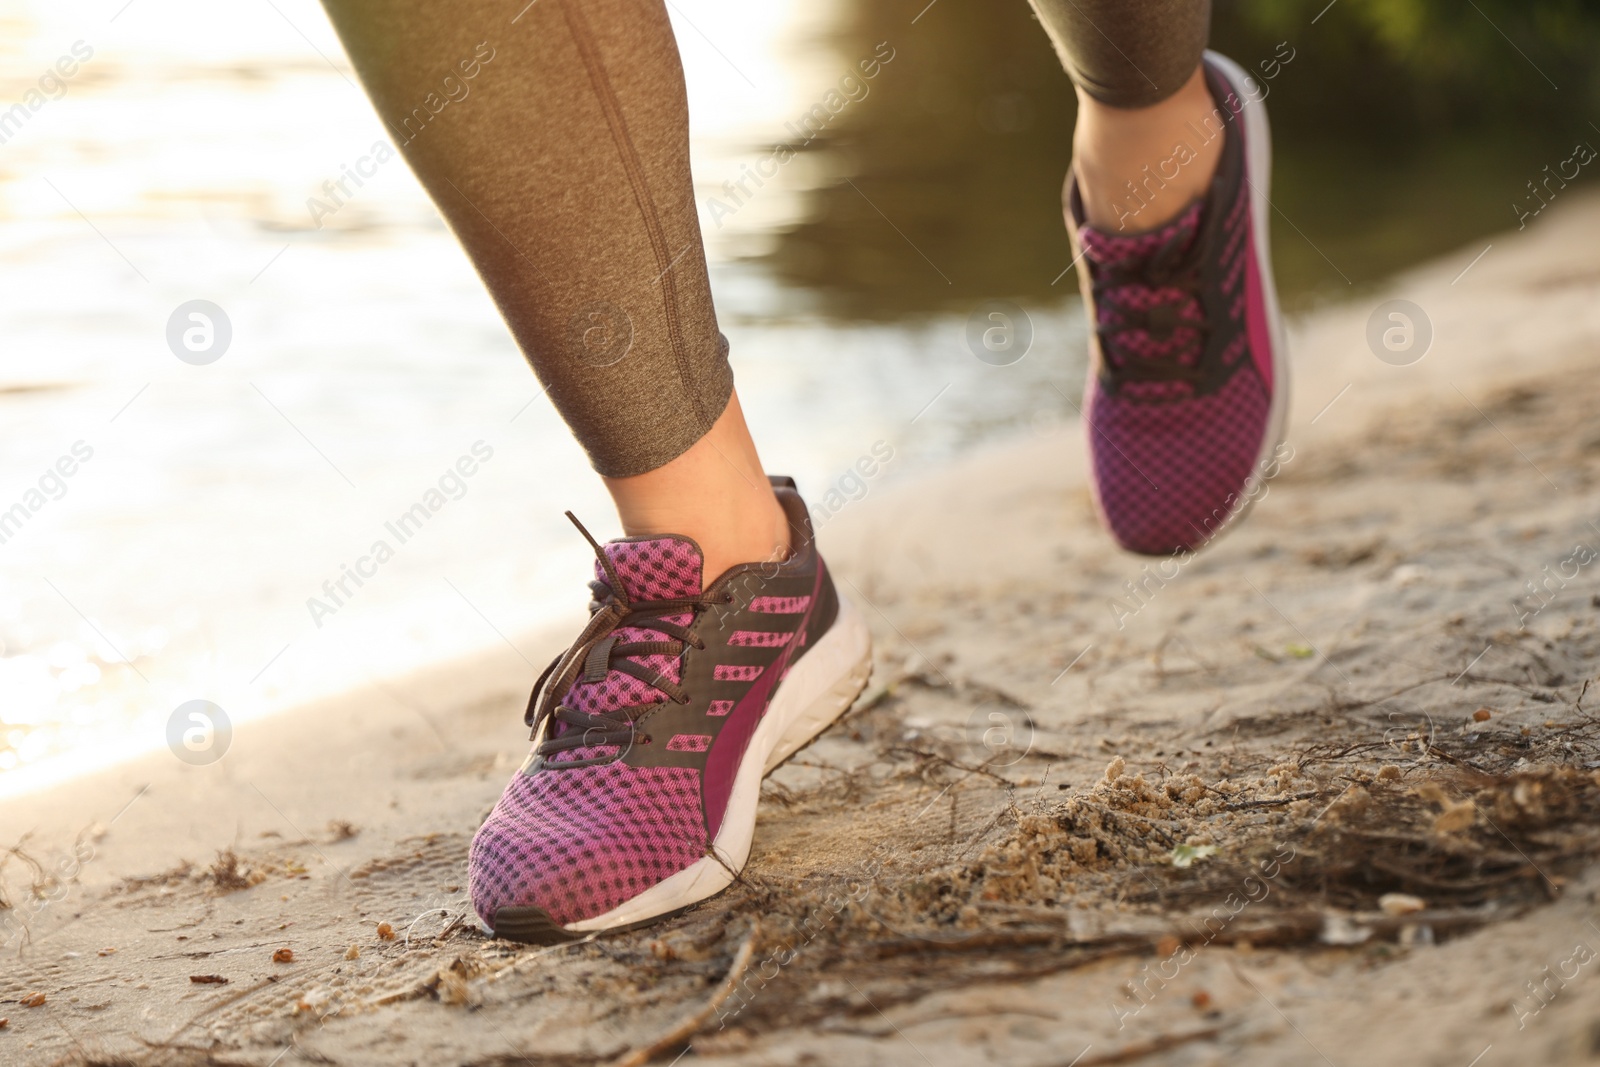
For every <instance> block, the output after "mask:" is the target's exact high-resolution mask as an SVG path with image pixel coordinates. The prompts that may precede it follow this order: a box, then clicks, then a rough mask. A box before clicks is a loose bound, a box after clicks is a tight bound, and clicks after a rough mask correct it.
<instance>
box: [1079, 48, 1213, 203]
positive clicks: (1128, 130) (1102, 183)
mask: <svg viewBox="0 0 1600 1067" xmlns="http://www.w3.org/2000/svg"><path fill="white" fill-rule="evenodd" d="M1223 116H1224V112H1223V111H1222V110H1221V109H1219V108H1218V107H1217V104H1216V102H1215V101H1214V100H1213V99H1212V97H1211V91H1210V89H1209V88H1208V87H1207V85H1206V81H1205V71H1204V68H1202V67H1197V68H1195V72H1194V74H1193V76H1191V77H1190V79H1189V81H1188V82H1186V83H1185V84H1184V87H1183V88H1182V89H1180V90H1179V91H1178V92H1177V93H1176V94H1174V95H1173V96H1171V97H1168V98H1167V99H1166V100H1163V101H1162V102H1160V103H1159V104H1156V105H1154V106H1153V107H1148V108H1137V109H1123V108H1113V107H1109V106H1107V105H1105V104H1101V103H1099V102H1098V101H1096V100H1094V99H1093V98H1091V97H1089V96H1088V95H1087V94H1085V93H1082V92H1080V93H1079V94H1078V124H1077V129H1076V130H1075V132H1074V136H1073V170H1074V172H1075V173H1076V175H1077V179H1078V188H1079V191H1080V194H1081V195H1082V197H1083V206H1084V212H1085V214H1086V215H1087V217H1088V222H1089V224H1090V225H1092V226H1094V227H1096V228H1097V229H1101V230H1106V231H1110V232H1139V231H1143V230H1152V229H1155V228H1156V227H1158V226H1161V225H1163V224H1165V223H1167V222H1170V221H1171V220H1172V219H1174V218H1176V217H1177V216H1178V215H1179V214H1181V213H1182V211H1183V210H1184V208H1186V207H1187V206H1188V205H1189V204H1190V203H1191V202H1192V201H1193V200H1194V199H1195V198H1196V197H1197V196H1202V195H1204V194H1205V192H1206V191H1207V189H1208V188H1209V187H1210V184H1211V178H1212V175H1213V174H1215V173H1216V169H1217V162H1218V161H1219V160H1220V159H1221V158H1222V144H1223V137H1224V136H1225V133H1224V120H1223Z"/></svg>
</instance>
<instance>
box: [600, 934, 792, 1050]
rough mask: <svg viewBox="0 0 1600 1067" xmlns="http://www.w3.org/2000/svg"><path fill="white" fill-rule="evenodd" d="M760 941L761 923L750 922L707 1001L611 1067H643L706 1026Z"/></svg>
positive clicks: (729, 994)
mask: <svg viewBox="0 0 1600 1067" xmlns="http://www.w3.org/2000/svg"><path fill="white" fill-rule="evenodd" d="M760 938H761V924H760V923H759V922H757V923H752V924H751V926H750V935H749V936H748V937H746V938H745V939H744V944H742V945H740V946H739V951H738V952H737V953H735V954H734V957H733V964H732V966H730V967H729V968H728V976H727V977H726V978H724V979H723V980H722V984H721V985H720V986H718V987H717V991H716V992H715V993H713V994H711V999H710V1000H708V1001H706V1002H705V1004H704V1005H703V1006H701V1007H700V1008H699V1009H698V1010H697V1011H695V1012H693V1013H691V1014H689V1015H686V1016H684V1017H683V1019H681V1020H680V1021H679V1022H678V1024H677V1025H676V1026H673V1027H672V1028H671V1029H669V1030H668V1031H667V1032H666V1033H664V1034H662V1035H661V1036H660V1037H658V1038H656V1039H655V1040H654V1041H652V1042H650V1043H649V1044H648V1045H641V1046H639V1047H638V1048H636V1049H634V1050H633V1051H632V1052H630V1053H628V1054H627V1055H625V1056H622V1057H620V1058H618V1059H616V1060H614V1061H612V1064H611V1067H644V1065H645V1064H647V1063H649V1062H650V1061H651V1060H652V1059H654V1058H655V1057H656V1056H659V1055H660V1054H661V1053H663V1052H665V1051H667V1050H668V1049H670V1048H672V1047H673V1046H675V1045H679V1044H681V1043H683V1042H684V1041H687V1040H688V1039H689V1038H691V1037H693V1036H694V1035H695V1034H696V1033H698V1032H699V1030H700V1028H701V1027H702V1026H704V1025H705V1024H706V1020H708V1019H710V1018H711V1016H712V1015H714V1014H716V1011H717V1009H718V1008H720V1007H722V1003H723V1001H725V1000H727V999H728V998H729V997H730V996H732V995H733V991H734V989H735V988H736V987H737V986H738V984H739V979H741V978H743V977H744V972H745V970H746V969H747V968H748V967H749V966H750V960H751V958H752V957H754V956H755V953H756V942H757V941H759V940H760Z"/></svg>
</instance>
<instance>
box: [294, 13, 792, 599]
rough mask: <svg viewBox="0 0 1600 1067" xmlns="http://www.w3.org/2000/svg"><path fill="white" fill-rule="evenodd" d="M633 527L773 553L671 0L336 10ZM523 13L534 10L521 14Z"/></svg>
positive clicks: (777, 546)
mask: <svg viewBox="0 0 1600 1067" xmlns="http://www.w3.org/2000/svg"><path fill="white" fill-rule="evenodd" d="M326 6H327V8H328V11H329V14H330V16H331V17H332V19H333V22H334V25H335V27H336V28H337V29H338V32H339V35H340V37H341V39H342V40H343V42H344V45H345V48H346V50H347V51H348V52H349V54H350V57H351V59H352V60H353V61H354V63H355V65H356V69H357V71H358V72H359V73H360V76H361V80H362V82H363V83H364V84H365V86H366V88H367V91H368V93H369V94H370V95H371V97H372V100H373V103H374V105H375V106H376V108H377V110H378V114H379V116H380V117H381V118H382V119H383V121H384V124H385V125H386V126H387V127H388V129H389V131H390V134H391V136H392V137H393V139H394V143H395V144H396V146H397V147H399V149H400V150H401V151H402V152H403V153H404V154H405V157H406V159H407V160H408V161H409V163H410V164H411V167H412V169H413V170H415V171H416V173H417V176H418V177H419V178H420V179H421V181H422V184H423V185H424V187H425V188H426V189H427V190H428V193H429V194H430V195H431V196H432V198H433V200H434V203H435V204H437V205H438V207H439V210H440V212H441V213H442V214H443V215H444V217H445V219H446V220H447V221H448V222H449V224H450V226H451V228H452V229H453V230H454V231H455V233H456V235H457V237H459V238H460V240H461V243H462V245H463V246H464V247H465V248H466V251H467V254H468V255H469V256H470V257H471V259H472V262H473V264H474V265H475V266H476V267H477V269H478V272H479V274H480V275H481V276H482V277H483V280H484V282H485V284H486V285H487V286H488V288H489V291H490V293H491V294H492V295H493V297H494V300H495V302H496V304H498V305H499V308H500V311H501V313H502V314H503V315H504V316H505V320H506V323H507V324H508V325H509V326H510V328H511V332H512V333H513V335H514V336H515V337H516V339H517V343H518V344H519V345H520V346H521V347H522V351H523V353H524V354H525V355H526V356H527V358H528V361H529V362H530V363H531V364H532V365H533V369H534V371H535V372H536V373H537V374H538V376H539V378H540V380H541V381H542V382H543V383H544V384H545V385H546V386H547V387H548V389H549V393H550V397H551V400H552V401H553V402H554V403H555V405H556V408H557V410H559V411H560V412H561V415H562V417H563V418H564V419H565V420H566V421H567V424H568V425H569V426H570V427H571V428H572V431H573V433H574V434H575V435H576V437H577V438H578V441H579V443H580V444H582V446H583V447H584V449H585V450H586V451H587V452H588V454H589V457H590V460H591V462H592V463H593V464H594V467H595V469H596V470H597V471H598V472H599V473H600V474H601V475H602V476H603V477H604V479H605V482H606V486H607V488H608V489H609V490H610V491H611V495H612V497H613V499H614V500H615V502H616V505H617V511H618V513H619V515H620V517H621V519H622V525H623V529H624V530H625V531H626V532H627V533H628V534H629V535H637V534H652V533H668V532H670V533H678V534H684V535H686V536H689V537H692V538H694V539H695V540H696V541H697V542H699V544H700V545H701V547H702V548H703V550H704V552H705V555H706V568H705V573H706V578H707V580H710V579H712V578H714V577H716V576H717V575H718V574H720V573H721V572H722V571H723V570H725V569H726V568H727V567H729V566H732V565H734V564H736V563H741V562H748V561H751V560H764V559H769V558H772V556H773V555H774V553H776V554H778V555H779V556H781V555H782V554H783V553H784V552H785V551H786V550H787V547H788V525H787V522H786V521H785V519H784V515H783V511H782V509H781V507H780V506H779V505H778V503H777V501H776V499H775V498H774V496H773V493H772V490H771V488H770V487H769V486H768V484H767V479H766V477H765V475H764V474H763V473H762V469H761V462H760V460H759V458H758V457H757V455H756V449H755V445H754V443H753V442H752V441H751V438H750V433H749V430H748V428H747V427H746V426H745V422H744V417H743V415H742V413H741V412H740V409H739V404H738V400H737V398H736V397H734V396H733V374H732V371H731V370H730V368H729V366H728V359H727V342H726V340H725V339H724V338H723V337H722V335H721V334H720V333H719V332H718V330H717V320H716V312H715V310H714V309H713V307H712V302H711V294H710V287H709V283H708V280H707V276H706V265H705V255H704V252H703V250H702V247H701V241H700V227H699V222H698V220H697V218H696V215H695V206H694V196H693V190H692V187H691V184H690V177H689V115H688V103H687V98H686V95H685V91H684V83H683V69H682V66H681V64H680V62H679V58H678V50H677V44H676V41H675V40H674V38H673V34H672V27H671V25H670V23H669V22H668V19H667V12H666V7H665V5H664V4H663V3H662V0H538V2H537V3H529V4H528V5H527V6H526V7H522V6H521V5H519V4H517V3H509V2H505V0H455V2H450V3H444V2H441V0H326ZM519 8H520V11H519Z"/></svg>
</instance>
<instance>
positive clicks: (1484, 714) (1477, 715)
mask: <svg viewBox="0 0 1600 1067" xmlns="http://www.w3.org/2000/svg"><path fill="white" fill-rule="evenodd" d="M1492 718H1494V712H1492V711H1490V710H1489V709H1488V708H1479V709H1478V710H1477V711H1475V712H1473V713H1472V721H1473V722H1488V721H1489V720H1490V719H1492Z"/></svg>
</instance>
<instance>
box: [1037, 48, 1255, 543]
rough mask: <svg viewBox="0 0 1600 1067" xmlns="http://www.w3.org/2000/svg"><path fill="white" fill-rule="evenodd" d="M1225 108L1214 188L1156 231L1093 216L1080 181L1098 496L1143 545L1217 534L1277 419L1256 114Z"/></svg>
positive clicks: (1073, 192)
mask: <svg viewBox="0 0 1600 1067" xmlns="http://www.w3.org/2000/svg"><path fill="white" fill-rule="evenodd" d="M1207 75H1208V78H1209V80H1210V84H1211V88H1212V94H1213V96H1215V97H1217V99H1219V100H1226V99H1227V98H1228V97H1229V95H1230V94H1231V92H1232V91H1231V89H1230V87H1229V85H1228V83H1227V82H1226V80H1225V79H1224V78H1223V76H1222V75H1221V74H1220V73H1219V72H1218V71H1217V70H1216V69H1215V68H1214V67H1212V66H1210V65H1209V64H1208V67H1207ZM1233 101H1234V102H1235V103H1236V102H1237V101H1238V97H1237V95H1233ZM1251 106H1260V105H1259V104H1255V105H1251ZM1220 110H1221V111H1222V112H1223V113H1224V114H1225V115H1227V116H1228V118H1229V120H1230V121H1228V122H1227V123H1226V125H1225V130H1226V133H1225V138H1226V139H1225V141H1224V145H1223V150H1222V158H1221V161H1220V162H1219V164H1218V167H1217V173H1216V176H1215V178H1214V179H1213V181H1212V183H1211V188H1210V191H1209V193H1208V195H1207V196H1205V197H1203V198H1201V199H1199V200H1196V201H1195V202H1193V203H1191V204H1190V205H1188V207H1187V208H1186V209H1185V210H1184V211H1182V212H1181V213H1180V214H1179V215H1178V217H1177V218H1175V219H1173V220H1172V221H1170V222H1168V223H1167V224H1165V225H1164V226H1161V227H1160V228H1158V229H1156V230H1154V231H1150V232H1147V233H1139V234H1126V235H1124V234H1117V233H1110V232H1104V231H1100V230H1097V229H1095V228H1094V227H1092V226H1089V225H1087V224H1086V223H1084V221H1083V210H1082V204H1081V200H1080V199H1079V196H1078V190H1077V187H1076V183H1075V182H1074V181H1071V180H1069V185H1068V195H1067V201H1068V212H1069V216H1070V218H1071V221H1072V223H1073V225H1074V228H1075V232H1076V237H1077V240H1078V243H1079V245H1080V246H1081V248H1082V250H1083V258H1084V260H1085V261H1086V263H1087V265H1088V270H1087V272H1086V273H1087V276H1088V278H1089V284H1088V285H1087V286H1086V289H1087V291H1086V293H1085V299H1086V302H1087V303H1088V304H1089V306H1090V307H1091V308H1092V310H1093V321H1094V324H1095V341H1096V345H1095V349H1096V353H1095V354H1096V359H1095V360H1094V361H1093V365H1092V368H1091V372H1090V378H1089V383H1088V388H1087V389H1086V390H1085V393H1084V415H1085V421H1086V422H1087V423H1088V432H1089V445H1090V454H1091V458H1092V461H1093V471H1094V485H1095V492H1096V498H1097V500H1098V503H1099V506H1100V511H1101V513H1102V515H1103V516H1104V518H1105V520H1106V524H1107V526H1108V527H1109V528H1110V530H1111V532H1112V534H1113V536H1115V537H1116V539H1117V541H1118V542H1119V543H1121V544H1122V545H1123V546H1124V547H1125V548H1128V549H1131V550H1133V551H1135V552H1144V553H1150V554H1156V555H1160V554H1167V553H1171V552H1179V551H1184V550H1188V549H1192V548H1194V547H1195V546H1197V545H1200V544H1203V543H1204V542H1205V541H1207V540H1209V539H1210V538H1211V537H1212V536H1214V535H1215V534H1216V533H1217V532H1218V530H1219V529H1220V528H1221V527H1222V526H1223V525H1224V524H1225V523H1226V522H1227V521H1228V519H1229V518H1230V517H1231V515H1232V514H1233V513H1235V512H1236V511H1237V510H1238V509H1239V508H1240V507H1241V506H1242V504H1243V502H1244V497H1245V492H1246V487H1247V484H1248V483H1249V481H1250V478H1251V475H1252V473H1253V471H1254V468H1255V464H1256V462H1257V460H1258V458H1259V456H1260V454H1261V451H1262V445H1263V441H1264V438H1265V436H1266V434H1267V432H1268V429H1269V424H1270V422H1271V411H1272V389H1273V387H1274V382H1273V374H1272V366H1273V360H1272V356H1273V354H1272V352H1271V351H1270V350H1264V349H1268V348H1269V346H1270V341H1269V340H1268V336H1269V335H1268V331H1267V330H1266V329H1264V328H1262V326H1261V323H1262V321H1263V320H1264V314H1265V312H1264V309H1263V307H1262V306H1261V305H1262V296H1261V288H1260V283H1259V269H1260V268H1259V264H1257V263H1256V248H1255V241H1254V235H1253V232H1252V218H1251V211H1250V205H1251V187H1250V180H1249V175H1248V174H1247V170H1246V159H1247V154H1246V152H1245V151H1244V143H1243V141H1244V136H1245V131H1244V123H1243V122H1242V121H1240V119H1239V116H1238V114H1237V113H1236V112H1235V111H1234V110H1233V109H1232V108H1231V107H1223V108H1220Z"/></svg>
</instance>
